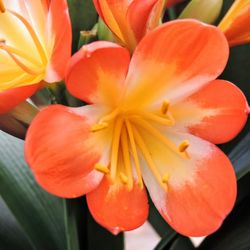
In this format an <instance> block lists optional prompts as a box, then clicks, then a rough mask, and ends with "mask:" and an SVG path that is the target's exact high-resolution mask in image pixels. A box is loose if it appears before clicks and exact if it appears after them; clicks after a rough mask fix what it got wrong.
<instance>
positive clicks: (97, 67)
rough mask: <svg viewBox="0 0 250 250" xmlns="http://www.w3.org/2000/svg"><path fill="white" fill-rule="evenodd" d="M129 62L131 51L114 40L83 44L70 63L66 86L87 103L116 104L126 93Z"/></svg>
mask: <svg viewBox="0 0 250 250" xmlns="http://www.w3.org/2000/svg"><path fill="white" fill-rule="evenodd" d="M129 61H130V56H129V52H128V51H127V50H126V49H124V48H122V47H120V46H118V45H116V44H114V43H110V42H102V41H100V42H94V43H91V44H89V45H86V46H83V47H82V48H81V49H80V50H79V51H78V52H77V53H76V54H75V55H74V56H73V57H72V58H71V60H70V62H69V66H68V69H67V74H66V85H67V87H68V89H69V91H70V92H71V94H72V95H74V96H76V97H77V98H79V99H82V100H84V101H86V102H89V103H105V104H108V105H116V104H117V102H118V101H119V100H120V98H121V96H122V95H123V89H124V80H125V77H126V74H127V70H128V65H129Z"/></svg>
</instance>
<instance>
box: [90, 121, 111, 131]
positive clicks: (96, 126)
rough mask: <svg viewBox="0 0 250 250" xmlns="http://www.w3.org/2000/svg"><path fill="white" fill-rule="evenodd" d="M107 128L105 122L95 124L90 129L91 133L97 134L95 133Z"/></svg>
mask: <svg viewBox="0 0 250 250" xmlns="http://www.w3.org/2000/svg"><path fill="white" fill-rule="evenodd" d="M107 127H108V123H106V122H102V123H97V124H94V125H93V126H92V127H91V132H97V131H99V130H102V129H105V128H107Z"/></svg>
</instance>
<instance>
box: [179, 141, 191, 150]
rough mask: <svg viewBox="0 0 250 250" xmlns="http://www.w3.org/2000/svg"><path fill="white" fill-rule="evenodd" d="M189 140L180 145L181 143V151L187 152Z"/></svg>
mask: <svg viewBox="0 0 250 250" xmlns="http://www.w3.org/2000/svg"><path fill="white" fill-rule="evenodd" d="M189 145H190V144H189V141H188V140H184V141H183V142H182V143H181V144H180V145H179V151H180V152H185V151H186V149H187V148H188V147H189Z"/></svg>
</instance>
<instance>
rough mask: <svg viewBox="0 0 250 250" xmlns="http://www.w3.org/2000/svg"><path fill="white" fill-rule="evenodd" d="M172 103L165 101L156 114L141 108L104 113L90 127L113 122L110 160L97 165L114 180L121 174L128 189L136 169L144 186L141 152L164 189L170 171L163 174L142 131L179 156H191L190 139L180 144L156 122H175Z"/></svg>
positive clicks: (95, 129) (140, 185)
mask: <svg viewBox="0 0 250 250" xmlns="http://www.w3.org/2000/svg"><path fill="white" fill-rule="evenodd" d="M169 107H170V103H169V101H165V102H163V104H162V106H161V109H160V112H159V113H157V114H156V113H153V112H143V111H139V110H132V111H124V110H120V109H119V108H117V109H115V110H114V111H113V112H111V113H109V114H108V115H106V116H104V117H102V118H101V119H100V120H99V122H98V123H97V124H94V125H93V126H92V127H91V131H92V132H93V133H94V132H98V131H100V130H103V129H106V128H108V127H109V126H113V127H112V129H113V138H112V145H111V152H110V164H109V165H108V166H104V165H101V164H99V163H98V164H96V165H95V169H96V170H98V171H100V172H102V173H104V174H106V175H108V176H109V177H110V180H111V181H112V182H115V181H116V180H117V178H118V179H119V180H120V181H121V182H122V183H124V184H125V185H127V187H128V189H129V190H131V189H132V188H133V180H134V172H135V173H136V175H137V180H138V185H139V187H141V188H142V187H143V181H142V171H141V165H140V160H139V153H140V154H141V156H142V157H143V158H144V160H145V161H146V163H147V165H148V167H149V168H150V170H151V172H152V173H153V175H154V176H155V178H156V180H157V181H158V182H159V184H160V185H161V186H162V187H163V188H164V189H167V188H168V181H169V178H170V175H169V173H167V172H166V173H163V174H162V173H161V172H160V171H159V169H158V167H157V165H156V164H155V162H154V159H153V158H152V154H151V152H150V150H149V148H148V146H147V144H146V143H145V140H144V138H143V136H142V133H141V131H144V132H147V133H149V134H150V135H151V136H153V137H154V138H155V139H156V140H158V141H160V142H161V143H163V144H164V145H165V146H166V147H168V148H169V149H170V150H171V151H172V152H174V153H175V154H177V155H178V156H179V157H182V158H184V159H189V155H188V152H187V149H188V147H189V142H188V141H187V140H184V141H182V142H181V143H180V145H176V144H175V143H173V142H172V141H171V140H169V139H168V138H167V137H166V136H165V135H164V134H162V133H161V132H160V131H159V130H158V129H157V128H156V127H155V126H154V124H157V125H161V126H168V127H171V126H173V125H174V124H175V120H174V117H173V115H172V114H171V112H170V110H169ZM111 124H112V125H111ZM133 166H134V168H133ZM133 169H135V171H133Z"/></svg>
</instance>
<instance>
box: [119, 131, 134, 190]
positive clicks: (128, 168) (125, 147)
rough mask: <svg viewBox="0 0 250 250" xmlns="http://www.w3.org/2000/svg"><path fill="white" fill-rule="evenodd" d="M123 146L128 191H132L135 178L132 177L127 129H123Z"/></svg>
mask: <svg viewBox="0 0 250 250" xmlns="http://www.w3.org/2000/svg"><path fill="white" fill-rule="evenodd" d="M121 145H122V154H123V162H124V166H125V170H126V174H127V179H128V189H129V190H132V188H133V176H132V166H131V162H130V157H129V148H128V136H127V132H126V127H123V129H122V133H121Z"/></svg>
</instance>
